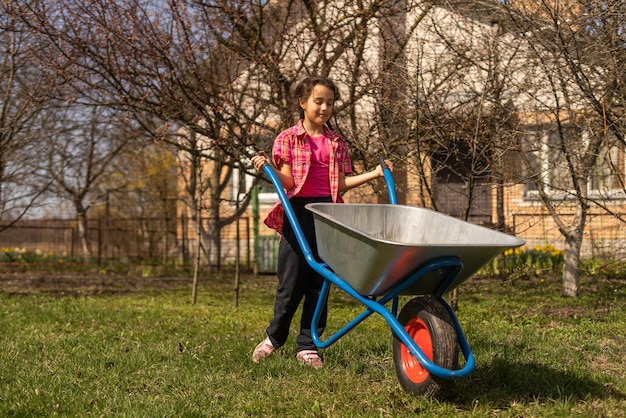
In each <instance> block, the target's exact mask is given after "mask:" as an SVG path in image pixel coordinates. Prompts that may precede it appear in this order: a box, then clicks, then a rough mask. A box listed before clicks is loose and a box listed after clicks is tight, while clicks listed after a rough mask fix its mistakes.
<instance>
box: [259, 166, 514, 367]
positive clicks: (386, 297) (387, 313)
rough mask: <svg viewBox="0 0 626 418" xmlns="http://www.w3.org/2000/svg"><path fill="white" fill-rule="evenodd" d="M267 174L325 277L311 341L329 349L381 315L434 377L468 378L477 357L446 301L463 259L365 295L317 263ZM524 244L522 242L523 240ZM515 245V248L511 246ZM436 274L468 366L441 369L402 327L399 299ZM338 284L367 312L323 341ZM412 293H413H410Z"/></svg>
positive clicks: (443, 261)
mask: <svg viewBox="0 0 626 418" xmlns="http://www.w3.org/2000/svg"><path fill="white" fill-rule="evenodd" d="M383 167H384V177H385V182H386V183H387V190H388V195H389V201H390V203H391V204H392V205H397V198H396V193H395V185H394V182H393V177H392V175H391V172H390V170H389V169H388V168H387V167H386V166H385V165H384V164H383ZM263 171H264V173H265V174H266V175H267V176H268V178H269V179H270V181H271V182H272V184H273V186H274V189H275V190H276V193H277V194H278V198H279V200H280V202H281V204H282V206H283V209H284V211H285V215H286V217H287V220H288V221H289V223H290V224H291V227H292V228H293V231H294V234H295V236H296V239H297V241H298V244H299V245H300V247H301V250H302V252H303V254H304V257H305V258H306V260H307V262H308V264H309V265H310V267H311V268H312V269H313V270H315V271H316V272H318V273H319V274H320V275H321V276H322V277H323V278H324V283H323V285H322V289H321V294H320V298H319V301H318V303H317V306H316V309H315V313H314V315H313V320H312V324H311V333H312V338H313V341H314V343H315V345H316V346H317V347H319V348H327V347H329V346H330V345H332V344H334V343H335V342H336V341H337V340H339V339H340V338H341V337H343V336H344V335H346V334H347V333H348V332H349V331H351V330H352V329H353V328H355V327H356V326H357V325H358V324H360V323H361V322H363V321H364V320H365V319H366V318H368V317H369V316H370V315H372V314H373V313H378V314H379V315H381V316H382V317H383V318H384V320H385V321H386V322H387V324H388V325H389V327H390V328H391V330H392V332H393V333H394V334H395V336H396V337H397V338H398V339H399V340H400V341H401V342H402V344H404V345H405V346H406V348H407V349H408V351H409V352H410V354H411V355H413V356H414V357H415V358H416V359H417V360H418V362H419V363H420V365H421V366H422V367H423V368H424V369H425V370H427V371H428V372H429V373H431V374H433V375H434V376H437V377H440V378H443V379H458V378H463V377H465V376H467V375H469V374H470V373H471V372H472V371H473V369H474V366H475V360H474V355H473V354H472V351H471V349H470V346H469V344H468V342H467V339H466V337H465V334H464V333H463V330H462V329H461V325H460V323H459V321H458V319H457V317H456V315H455V313H454V310H453V309H452V308H451V307H450V305H449V304H448V303H447V302H446V301H445V300H444V299H443V295H444V294H445V293H446V292H447V291H449V290H451V287H450V286H452V285H453V284H455V279H456V278H457V276H458V275H459V273H460V272H461V270H463V261H462V260H461V258H460V257H457V256H441V257H436V258H434V259H432V260H430V261H428V262H427V263H426V264H425V265H422V266H420V267H419V268H418V269H417V270H416V271H412V272H407V274H406V275H405V276H404V277H403V278H402V279H401V280H398V281H397V283H394V284H393V286H392V287H391V288H390V289H388V290H386V291H385V293H384V294H383V295H375V296H372V295H366V294H362V293H359V292H358V291H357V290H356V289H355V288H354V287H353V286H351V285H350V284H349V283H348V282H346V280H344V279H343V278H342V277H340V276H338V275H337V274H336V273H335V272H334V271H333V269H331V267H330V266H329V265H328V264H326V263H324V262H318V261H317V260H316V259H315V257H314V256H313V253H312V251H311V249H310V247H309V244H308V242H307V241H306V239H305V237H304V234H303V232H302V229H301V227H300V225H299V223H298V220H297V218H296V216H295V213H294V211H293V209H292V207H291V204H290V202H289V199H288V198H287V195H286V193H285V191H284V189H283V187H282V185H281V183H280V180H279V179H278V177H277V176H276V174H275V173H274V171H273V170H272V168H271V167H270V166H269V165H267V164H266V165H265V166H264V168H263ZM522 242H523V241H522ZM512 246H513V245H512ZM434 272H436V273H437V275H438V276H439V277H440V279H439V282H438V285H437V287H436V289H434V291H433V293H432V297H433V298H434V299H436V300H437V301H438V302H439V303H441V304H442V305H443V306H444V307H445V308H446V310H447V311H448V313H449V314H450V318H451V320H452V322H453V325H454V328H455V331H456V335H457V340H458V344H459V347H460V350H461V352H462V353H463V356H464V358H465V365H464V366H463V367H462V368H459V369H455V370H450V369H446V368H443V367H440V366H438V365H437V364H435V363H434V362H433V361H431V360H430V359H429V358H428V357H427V356H426V355H425V354H424V352H423V351H422V349H420V347H419V346H418V345H417V343H416V342H415V341H414V340H413V338H411V336H410V335H409V334H408V333H407V331H406V330H405V328H404V327H403V325H402V324H401V323H400V322H399V321H398V319H397V310H398V301H399V296H400V295H401V294H402V293H403V292H405V291H407V289H410V288H411V287H412V286H414V285H415V284H417V283H418V282H419V281H420V279H423V278H424V277H426V276H428V275H429V274H432V273H434ZM331 285H335V286H337V287H338V288H339V289H341V290H342V291H344V292H346V293H347V294H349V295H350V296H351V297H353V298H354V299H355V300H357V301H358V302H360V303H362V304H363V305H364V306H365V308H366V309H365V310H364V311H363V312H362V313H361V314H360V315H358V316H357V317H356V318H354V319H353V320H352V321H350V322H349V323H348V324H346V325H345V326H343V327H342V328H340V329H339V330H338V331H336V332H335V333H334V334H333V335H331V336H330V337H328V339H326V340H325V341H322V340H321V339H320V335H319V333H318V331H317V329H318V326H317V325H318V323H319V318H320V316H321V313H322V310H323V307H324V304H325V303H326V302H327V299H328V293H329V290H330V286H331ZM409 294H410V293H409ZM389 302H391V303H392V305H391V309H389V308H387V307H386V306H385V305H387V304H388V303H389Z"/></svg>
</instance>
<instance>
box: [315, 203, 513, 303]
mask: <svg viewBox="0 0 626 418" xmlns="http://www.w3.org/2000/svg"><path fill="white" fill-rule="evenodd" d="M306 207H307V209H308V210H310V211H312V212H313V216H314V220H315V231H316V237H317V248H318V253H319V256H320V258H321V259H322V260H323V261H324V262H325V263H327V264H328V266H329V267H330V268H332V269H333V271H334V272H335V273H336V274H337V275H338V276H340V277H341V278H342V279H343V280H345V281H346V282H347V283H348V284H349V285H350V286H351V287H352V288H354V289H355V290H356V291H357V292H359V293H360V294H362V295H368V296H381V295H383V294H385V293H386V292H388V291H389V290H390V289H392V288H393V287H394V286H395V285H396V284H397V283H398V282H399V281H401V280H403V279H405V278H407V276H408V275H409V274H410V273H412V272H414V271H416V270H417V269H419V268H420V267H422V266H424V265H425V264H427V263H428V262H429V261H432V260H436V259H439V258H441V257H457V258H459V259H460V260H461V261H462V263H463V268H462V270H461V271H460V272H459V274H458V275H457V276H456V277H454V278H453V281H452V282H451V283H445V280H444V279H443V277H442V275H441V274H440V273H439V272H437V271H433V272H429V273H428V274H426V275H424V276H423V277H421V278H420V279H419V280H418V281H416V282H415V283H414V284H412V285H411V286H409V287H408V288H407V289H406V290H404V291H403V292H402V294H410V295H432V294H438V293H444V292H447V291H450V290H452V289H454V288H455V287H457V286H458V285H459V284H461V283H463V282H464V281H465V280H467V279H468V278H469V277H470V276H471V275H473V274H474V273H476V271H477V270H479V269H480V268H481V267H482V266H483V265H484V264H486V263H487V262H488V261H490V260H491V259H492V258H494V257H495V256H497V255H498V254H499V253H500V252H502V251H503V250H505V249H507V248H510V247H516V246H519V245H522V244H523V243H524V241H523V240H521V239H519V238H517V237H514V236H511V235H508V234H504V233H501V232H498V231H495V230H492V229H489V228H485V227H482V226H479V225H474V224H471V223H468V222H464V221H461V220H459V219H456V218H452V217H450V216H447V215H444V214H441V213H439V212H435V211H433V210H430V209H425V208H417V207H411V206H403V205H391V204H388V205H387V204H348V203H344V204H332V203H311V204H308V205H307V206H306ZM442 280H443V282H442ZM442 287H445V288H442Z"/></svg>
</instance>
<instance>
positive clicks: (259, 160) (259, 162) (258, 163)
mask: <svg viewBox="0 0 626 418" xmlns="http://www.w3.org/2000/svg"><path fill="white" fill-rule="evenodd" d="M265 164H269V165H270V166H271V165H272V163H271V161H270V159H269V158H268V157H267V155H266V154H265V152H264V151H260V152H259V155H255V156H254V157H252V165H253V166H254V168H255V169H256V170H257V171H259V172H263V166H265Z"/></svg>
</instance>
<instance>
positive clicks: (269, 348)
mask: <svg viewBox="0 0 626 418" xmlns="http://www.w3.org/2000/svg"><path fill="white" fill-rule="evenodd" d="M274 351H276V349H275V348H274V346H273V345H272V342H271V341H270V337H267V338H265V339H264V340H263V341H261V343H260V344H259V345H257V346H256V348H255V349H254V352H253V353H252V361H253V362H255V363H258V362H259V361H260V360H262V359H264V358H267V357H269V356H271V355H272V353H273V352H274Z"/></svg>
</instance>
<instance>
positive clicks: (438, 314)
mask: <svg viewBox="0 0 626 418" xmlns="http://www.w3.org/2000/svg"><path fill="white" fill-rule="evenodd" d="M398 321H399V322H400V324H401V325H402V326H403V327H404V329H405V331H406V332H407V333H408V334H409V336H410V337H411V338H412V339H413V341H415V343H416V344H417V346H418V347H419V348H420V350H422V352H423V353H424V355H426V357H427V358H428V359H429V360H430V361H432V362H433V363H435V364H436V365H437V366H439V367H442V368H445V369H448V370H454V369H457V368H458V363H459V344H458V338H457V334H456V329H455V328H454V324H453V322H452V318H451V317H450V313H449V312H448V310H447V309H446V307H445V306H444V305H443V304H442V303H441V302H439V301H437V300H436V299H433V298H432V297H428V296H426V297H417V298H414V299H412V300H410V301H409V302H408V303H407V304H406V305H404V307H403V308H402V310H401V311H400V314H399V315H398ZM393 363H394V367H395V370H396V375H397V377H398V381H399V382H400V386H402V388H403V389H404V390H405V391H406V392H409V393H413V394H415V395H420V396H430V397H437V396H442V395H444V394H445V393H446V392H447V391H448V389H449V387H450V385H451V384H452V381H451V380H450V379H445V378H442V377H439V376H435V375H433V374H432V373H429V372H428V371H427V370H426V369H425V368H424V367H423V366H422V365H421V364H420V362H419V361H417V359H416V358H415V357H414V356H413V355H411V353H410V352H409V349H408V348H407V346H406V345H404V344H403V343H402V342H401V341H400V339H399V338H398V337H397V336H396V335H395V334H394V338H393Z"/></svg>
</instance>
